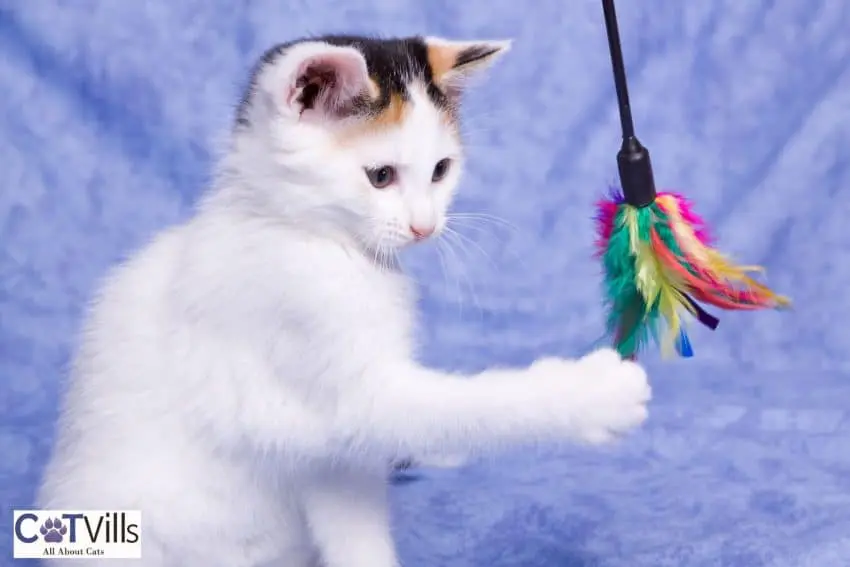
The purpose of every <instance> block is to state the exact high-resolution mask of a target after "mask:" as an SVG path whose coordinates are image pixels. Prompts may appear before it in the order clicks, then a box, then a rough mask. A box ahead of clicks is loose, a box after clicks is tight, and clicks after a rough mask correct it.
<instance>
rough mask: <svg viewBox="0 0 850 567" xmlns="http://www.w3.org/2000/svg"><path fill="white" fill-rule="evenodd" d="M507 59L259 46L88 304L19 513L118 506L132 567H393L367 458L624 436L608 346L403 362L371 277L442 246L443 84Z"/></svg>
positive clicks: (638, 384)
mask: <svg viewBox="0 0 850 567" xmlns="http://www.w3.org/2000/svg"><path fill="white" fill-rule="evenodd" d="M507 48H508V44H507V43H505V42H488V41H481V42H462V43H461V42H451V41H446V40H439V39H433V38H429V39H422V38H407V39H400V40H373V39H365V38H357V37H325V38H319V39H311V40H303V41H298V42H294V43H290V44H287V45H283V46H280V47H277V48H275V49H273V50H271V51H270V52H269V53H268V54H267V55H266V56H265V57H264V58H263V60H262V61H261V63H260V64H259V65H258V67H257V69H256V72H255V75H254V80H253V82H252V86H251V89H250V90H249V93H248V95H247V96H246V98H245V100H244V102H243V104H242V106H241V107H240V109H239V116H238V120H237V123H236V125H235V127H234V132H233V136H232V147H231V151H230V152H229V154H228V155H227V157H226V158H225V159H224V160H223V162H222V165H221V168H220V169H221V172H220V176H219V178H218V180H217V182H216V184H215V186H214V187H213V189H212V190H211V191H210V193H209V195H208V196H207V198H206V199H205V200H204V202H203V204H202V206H201V207H200V209H199V213H198V214H197V215H195V216H194V218H193V219H192V220H190V221H189V222H187V223H186V224H183V225H181V226H178V227H176V228H173V229H171V230H168V231H165V232H164V233H163V234H161V235H160V236H158V237H157V238H156V239H155V240H154V241H153V242H152V243H151V244H149V245H148V246H147V247H146V248H144V249H143V250H141V251H140V252H139V253H137V254H136V255H135V256H134V257H133V258H132V259H131V260H130V261H129V262H127V263H126V264H124V265H123V266H121V267H119V268H117V269H116V270H114V271H113V272H112V273H111V275H110V276H109V278H108V280H107V281H106V282H105V285H104V286H103V288H102V289H101V292H100V293H99V295H98V297H97V301H96V302H95V303H94V305H93V307H92V310H91V312H90V314H89V317H88V319H87V325H86V329H85V334H84V337H83V341H82V344H81V346H80V348H79V351H78V352H77V356H76V358H75V367H74V370H73V373H72V376H71V382H70V388H69V391H68V393H67V396H66V399H65V402H64V406H63V411H62V416H61V419H60V422H59V425H58V430H57V437H58V438H57V442H56V449H55V452H54V454H53V457H52V460H51V461H50V463H49V465H48V467H47V470H46V477H45V480H44V484H43V486H42V489H41V492H40V498H39V502H38V504H39V505H40V506H41V507H44V508H54V509H55V508H59V509H109V510H118V509H140V510H141V511H142V517H143V525H142V528H141V529H142V538H143V559H142V560H141V562H139V561H130V562H129V563H130V564H132V565H135V566H142V565H144V566H165V565H169V566H170V565H174V566H178V565H179V566H182V567H187V566H188V567H193V566H203V567H208V566H210V565H225V566H227V567H240V566H259V565H277V566H280V567H284V566H285V567H302V566H307V565H317V564H322V565H326V566H327V567H393V566H395V565H397V560H396V556H395V552H394V549H393V543H392V541H391V538H390V527H389V524H390V522H389V519H388V517H387V505H386V491H387V487H386V482H387V471H388V468H387V465H388V463H389V462H391V461H393V460H396V459H402V458H406V457H409V456H414V457H416V456H418V455H436V456H439V455H469V454H472V453H482V452H485V451H493V450H500V449H504V448H508V447H512V446H518V445H525V444H532V443H537V442H541V441H544V442H545V441H551V442H555V441H577V442H603V441H607V440H609V439H612V438H614V437H615V436H617V435H618V434H621V433H624V432H626V431H627V430H629V429H631V428H633V427H636V426H638V425H639V424H640V423H641V422H643V420H644V419H645V417H646V407H645V405H646V402H647V400H648V399H649V397H650V390H649V386H648V385H647V381H646V378H645V375H644V373H643V371H642V370H641V369H640V367H639V366H637V365H636V364H634V363H632V362H628V361H622V360H620V358H619V356H618V355H617V354H616V353H615V352H613V351H610V350H601V351H597V352H595V353H593V354H591V355H589V356H587V357H585V358H582V359H579V360H574V361H571V360H558V359H547V360H543V361H540V362H538V363H536V364H534V365H532V366H531V367H530V368H527V369H513V370H492V371H488V372H484V373H483V374H482V375H481V376H476V377H467V376H454V375H449V374H445V373H442V372H438V371H435V370H431V369H428V368H425V367H423V366H421V365H420V364H418V363H417V362H416V360H414V359H413V356H412V337H411V329H412V326H411V324H412V318H413V317H414V313H413V306H414V301H413V294H412V290H411V288H410V284H409V282H408V281H407V280H406V279H405V277H404V276H403V275H402V274H401V273H399V272H398V270H397V269H396V267H395V264H394V262H393V261H392V259H393V258H394V255H395V252H396V251H397V250H398V249H399V248H401V247H404V246H407V245H408V244H411V243H413V242H415V241H417V240H420V239H423V238H427V237H428V236H429V235H431V234H437V233H439V232H440V230H441V229H442V227H443V226H444V224H445V221H446V211H447V209H448V207H449V204H450V202H451V198H452V194H453V192H454V190H455V186H456V185H457V182H458V177H459V176H460V173H461V166H462V161H463V152H462V147H461V143H460V140H459V138H458V128H457V120H458V103H459V97H460V96H461V93H462V90H463V85H464V80H465V79H466V78H467V77H468V76H470V75H471V74H472V73H474V72H476V71H477V70H478V69H481V68H483V67H485V66H486V65H487V64H489V63H490V62H492V61H493V60H494V59H495V58H496V56H497V55H499V54H501V53H503V52H505V51H506V50H507ZM60 561H61V560H60ZM69 565H76V563H70V562H69Z"/></svg>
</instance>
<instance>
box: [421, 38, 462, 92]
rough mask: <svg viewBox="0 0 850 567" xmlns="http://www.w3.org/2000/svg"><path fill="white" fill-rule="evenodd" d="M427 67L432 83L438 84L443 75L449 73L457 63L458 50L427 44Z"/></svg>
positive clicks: (453, 47)
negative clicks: (428, 66)
mask: <svg viewBox="0 0 850 567" xmlns="http://www.w3.org/2000/svg"><path fill="white" fill-rule="evenodd" d="M427 47H428V65H430V66H431V75H432V76H433V78H434V82H435V83H437V84H439V83H440V80H441V79H442V78H443V75H445V74H446V73H448V72H449V71H451V70H452V69H453V68H454V66H455V63H457V54H458V49H457V47H455V46H453V45H440V44H432V43H429V44H428V46H427Z"/></svg>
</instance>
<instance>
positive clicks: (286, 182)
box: [235, 36, 509, 250]
mask: <svg viewBox="0 0 850 567" xmlns="http://www.w3.org/2000/svg"><path fill="white" fill-rule="evenodd" d="M508 48H509V43H508V42H492V41H479V42H454V41H448V40H443V39H437V38H405V39H388V40H378V39H369V38H363V37H343V36H329V37H324V38H318V39H312V40H302V41H297V42H294V43H290V44H285V45H281V46H278V47H275V48H273V49H272V50H270V51H269V52H267V53H266V55H265V56H264V57H263V59H262V60H261V62H260V64H259V65H258V67H257V69H256V71H255V75H254V80H253V83H252V86H251V89H250V90H249V92H248V94H247V95H246V97H245V99H244V101H243V103H242V105H241V106H240V109H239V113H238V120H237V124H236V127H235V137H236V140H237V148H243V149H245V150H246V151H244V152H241V155H242V156H243V157H244V160H243V163H242V165H243V167H241V168H240V169H241V171H240V175H242V176H243V177H246V178H248V180H249V181H250V183H249V184H250V185H251V187H252V190H253V191H256V192H258V195H255V196H254V199H255V200H256V201H257V202H256V203H255V205H256V206H255V207H254V212H255V213H256V214H263V215H268V216H270V217H276V218H279V219H283V218H285V219H287V220H291V221H296V222H298V223H301V224H302V225H309V227H310V228H313V229H317V230H324V231H336V232H343V233H345V234H347V235H348V236H350V237H353V238H354V239H356V240H357V241H358V242H359V243H360V244H361V245H363V246H364V247H366V248H367V249H370V250H386V249H395V248H398V247H402V246H405V245H407V244H410V243H412V242H416V241H418V240H422V239H424V238H427V237H428V236H430V235H432V234H437V233H439V232H440V231H441V230H442V228H443V227H444V226H445V223H446V215H447V211H448V209H449V206H450V204H451V201H452V196H453V195H454V192H455V188H456V186H457V183H458V180H459V177H460V174H461V170H462V165H463V147H462V144H461V140H460V137H459V124H458V120H459V114H458V107H459V103H460V99H461V96H462V94H463V89H464V86H465V82H466V79H468V78H469V77H470V76H472V75H473V74H474V73H476V72H477V71H479V70H481V69H483V68H485V67H486V66H488V65H489V64H490V63H491V62H493V61H494V60H495V58H496V57H497V56H498V55H499V54H501V53H504V52H505V51H507V49H508Z"/></svg>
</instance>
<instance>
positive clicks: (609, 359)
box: [529, 348, 651, 444]
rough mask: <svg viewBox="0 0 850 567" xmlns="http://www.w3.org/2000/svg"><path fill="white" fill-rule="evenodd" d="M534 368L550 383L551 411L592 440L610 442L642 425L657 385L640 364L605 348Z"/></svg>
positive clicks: (581, 436)
mask: <svg viewBox="0 0 850 567" xmlns="http://www.w3.org/2000/svg"><path fill="white" fill-rule="evenodd" d="M529 371H530V372H531V373H532V374H533V375H536V376H539V377H540V378H542V379H544V380H545V381H546V382H547V387H546V389H547V390H549V392H548V395H550V396H552V398H551V399H549V400H546V401H544V404H546V405H548V406H549V408H547V409H548V410H549V411H550V412H552V413H550V415H555V416H557V417H556V419H557V420H558V421H559V425H560V426H561V427H563V428H564V429H566V430H567V431H568V434H569V435H570V436H571V437H573V438H575V439H577V440H579V441H583V442H587V443H594V444H595V443H604V442H607V441H611V440H614V439H616V438H617V437H618V436H620V435H623V434H625V433H627V432H628V431H630V430H632V429H634V428H636V427H638V426H639V425H641V424H642V423H643V422H644V421H645V420H646V418H647V415H648V414H647V408H646V404H647V403H648V402H649V400H650V398H651V389H650V386H649V383H648V381H647V377H646V373H645V372H644V370H643V368H641V367H640V366H639V365H638V364H637V363H635V362H633V361H630V360H623V359H622V358H621V357H620V355H619V353H617V351H615V350H613V349H608V348H605V349H599V350H596V351H594V352H592V353H590V354H588V355H587V356H585V357H583V358H580V359H578V360H563V359H557V358H547V359H542V360H539V361H537V362H536V363H534V364H533V365H532V366H531V368H529Z"/></svg>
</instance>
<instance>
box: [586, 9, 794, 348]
mask: <svg viewBox="0 0 850 567" xmlns="http://www.w3.org/2000/svg"><path fill="white" fill-rule="evenodd" d="M602 9H603V12H604V16H605V29H606V32H607V35H608V48H609V50H610V53H611V64H612V67H613V71H614V86H615V90H616V93H617V102H618V106H619V111H620V126H621V130H622V138H623V140H622V145H621V147H620V150H619V151H618V153H617V169H618V172H619V178H620V186H621V189H617V188H612V189H611V190H610V193H609V195H608V197H607V198H606V199H602V200H601V201H600V202H599V203H598V204H597V211H596V227H597V241H596V253H597V256H598V258H599V259H601V261H602V265H603V271H604V294H605V304H606V306H607V308H608V318H607V322H606V331H607V334H608V336H609V337H610V338H611V339H612V340H613V343H614V347H615V348H616V349H617V351H619V353H620V355H621V356H623V357H626V358H635V357H636V356H637V353H638V352H639V351H640V350H641V349H642V348H643V347H644V346H645V345H646V343H647V342H649V340H654V341H655V343H656V344H659V345H660V346H661V349H662V352H663V353H664V354H665V355H669V354H671V353H672V351H673V350H675V351H676V352H677V353H678V354H679V355H680V356H682V357H691V356H693V349H692V347H691V343H690V340H689V338H688V335H687V333H686V332H685V328H684V320H683V315H691V316H692V317H694V318H696V320H697V321H699V322H700V323H702V324H703V325H705V326H706V327H708V328H710V329H712V330H714V329H715V328H716V327H717V324H718V320H717V318H716V317H714V316H713V315H711V314H710V313H708V312H707V311H705V310H704V309H703V308H702V307H701V306H700V305H699V303H698V302H702V303H706V304H709V305H713V306H715V307H718V308H720V309H725V310H756V309H768V308H774V309H775V308H782V307H787V306H788V305H790V300H789V299H788V298H786V297H783V296H780V295H777V294H776V293H774V292H773V291H771V290H770V289H769V288H768V287H767V286H765V285H763V284H761V283H759V282H758V281H756V280H754V279H753V278H752V277H750V275H749V274H752V273H754V272H759V271H762V269H761V268H760V267H758V266H737V265H735V264H733V263H732V262H731V261H730V260H728V259H727V258H726V257H725V256H724V255H723V254H721V253H720V252H718V251H717V250H715V249H713V248H712V241H711V238H710V236H709V232H708V230H707V227H706V225H705V223H704V222H703V220H702V219H701V218H700V217H699V216H698V215H697V214H696V213H695V212H694V211H693V209H692V208H691V205H690V203H689V202H688V201H687V200H686V199H685V198H684V197H683V196H682V195H680V194H678V193H673V192H657V191H656V189H655V179H654V176H653V173H652V164H651V162H650V158H649V151H648V150H647V149H646V148H645V147H644V146H643V145H642V144H641V143H640V141H639V140H638V138H637V136H636V135H635V129H634V124H633V122H632V116H631V108H630V104H629V95H628V90H627V85H626V71H625V64H624V63H623V54H622V49H621V47H620V37H619V30H618V29H617V16H616V12H615V10H614V0H602Z"/></svg>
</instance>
